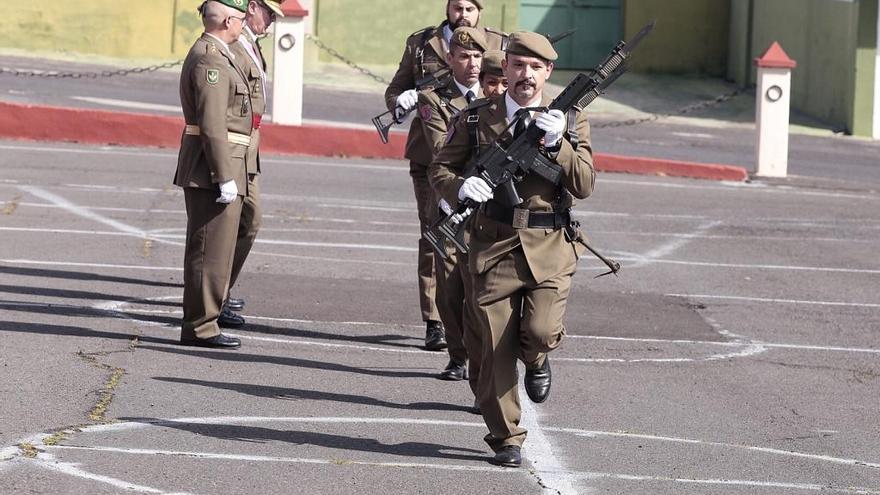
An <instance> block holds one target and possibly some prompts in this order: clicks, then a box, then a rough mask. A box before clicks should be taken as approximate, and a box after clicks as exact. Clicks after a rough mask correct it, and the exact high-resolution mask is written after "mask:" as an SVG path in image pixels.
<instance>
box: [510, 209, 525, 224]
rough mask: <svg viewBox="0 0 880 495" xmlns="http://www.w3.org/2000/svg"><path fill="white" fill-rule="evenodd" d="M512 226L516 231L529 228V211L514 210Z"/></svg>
mask: <svg viewBox="0 0 880 495" xmlns="http://www.w3.org/2000/svg"><path fill="white" fill-rule="evenodd" d="M511 225H512V226H513V228H515V229H527V228H529V210H528V209H526V208H514V209H513V223H512V224H511Z"/></svg>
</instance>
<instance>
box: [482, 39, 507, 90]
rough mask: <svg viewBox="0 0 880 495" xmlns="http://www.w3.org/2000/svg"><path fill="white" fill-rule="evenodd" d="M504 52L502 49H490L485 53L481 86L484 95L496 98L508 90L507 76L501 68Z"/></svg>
mask: <svg viewBox="0 0 880 495" xmlns="http://www.w3.org/2000/svg"><path fill="white" fill-rule="evenodd" d="M503 59H504V52H502V51H501V50H489V51H487V52H486V53H484V54H483V67H482V69H481V70H480V88H481V89H482V90H483V96H484V97H486V98H494V97H496V96H499V95H501V94H503V93H504V92H505V91H507V78H506V77H504V71H503V70H502V69H501V61H502V60H503Z"/></svg>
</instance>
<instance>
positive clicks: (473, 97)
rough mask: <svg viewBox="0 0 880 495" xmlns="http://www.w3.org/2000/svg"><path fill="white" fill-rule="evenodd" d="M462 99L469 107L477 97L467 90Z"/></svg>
mask: <svg viewBox="0 0 880 495" xmlns="http://www.w3.org/2000/svg"><path fill="white" fill-rule="evenodd" d="M464 97H465V99H466V100H467V102H468V105H470V104H471V103H472V102H473V101H474V100H476V99H477V95H475V94H474V92H473V91H471V90H468V92H467V94H466V95H464Z"/></svg>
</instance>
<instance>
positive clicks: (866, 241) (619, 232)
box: [590, 229, 880, 245]
mask: <svg viewBox="0 0 880 495" xmlns="http://www.w3.org/2000/svg"><path fill="white" fill-rule="evenodd" d="M590 235H591V236H596V235H620V236H627V237H688V238H692V239H707V240H722V241H730V240H733V241H735V240H749V241H781V242H797V243H800V244H803V243H809V242H845V243H853V244H862V243H864V244H872V245H874V244H880V239H847V238H845V237H808V236H806V237H805V236H798V237H781V236H767V235H719V234H715V235H700V234H682V233H680V232H645V231H641V232H633V231H623V230H598V229H590Z"/></svg>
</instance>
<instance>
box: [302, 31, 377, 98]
mask: <svg viewBox="0 0 880 495" xmlns="http://www.w3.org/2000/svg"><path fill="white" fill-rule="evenodd" d="M306 39H307V40H309V41H311V42H312V43H314V44H315V45H317V46H318V48H320V49H321V50H324V51H325V52H327V53H329V54H330V55H331V56H333V58H336V59H337V60H340V61H342V62H343V63H345V65H347V66H349V67H351V68H352V69H354V70H356V71H358V72H360V73H361V74H363V75H365V76H367V77H369V78H371V79H373V80H374V81H376V82H378V83H380V84H384V85H386V86H387V85H388V84H390V82H389V81H388V80H387V79H385V78H384V77H382V76H380V75H378V74H376V73H374V72H372V71H371V70H370V69H367V68H365V67H361V66H360V65H358V64H357V63H355V62H354V61H353V60H351V59H349V58H347V57H346V56H345V55H343V54H341V53H339V52H338V51H336V50H334V49H333V48H331V47H329V46H327V44H326V43H324V42H323V41H321V40H319V39H318V38H316V37H314V36H312V35H311V34H308V33H306Z"/></svg>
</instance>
